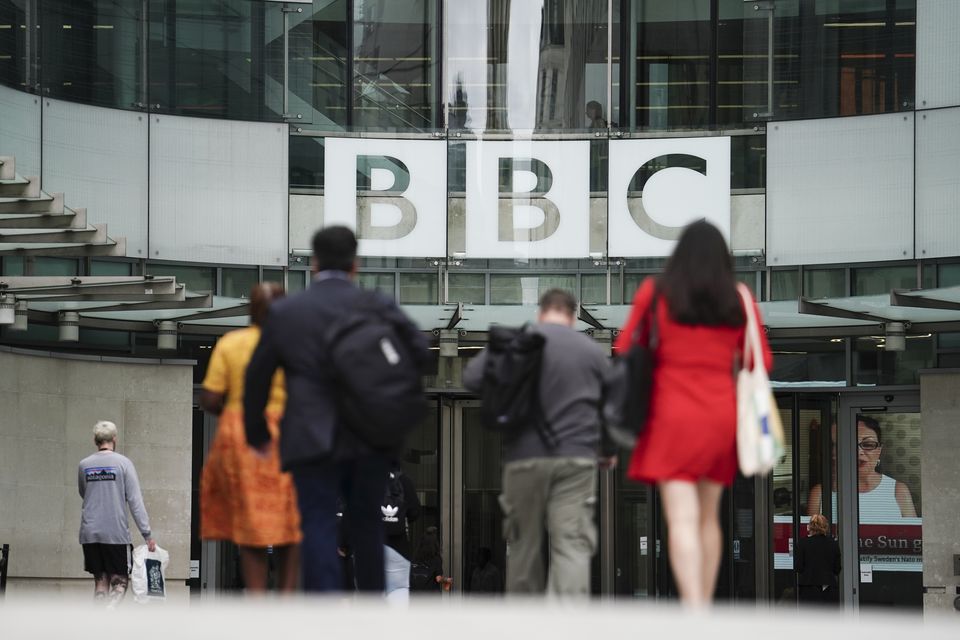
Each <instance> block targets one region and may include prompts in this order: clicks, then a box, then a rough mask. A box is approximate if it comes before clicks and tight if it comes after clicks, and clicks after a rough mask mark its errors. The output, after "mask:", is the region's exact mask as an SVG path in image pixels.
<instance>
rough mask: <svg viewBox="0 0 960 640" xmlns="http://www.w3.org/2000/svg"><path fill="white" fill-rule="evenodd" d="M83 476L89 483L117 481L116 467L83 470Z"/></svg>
mask: <svg viewBox="0 0 960 640" xmlns="http://www.w3.org/2000/svg"><path fill="white" fill-rule="evenodd" d="M83 475H84V477H85V478H86V479H87V482H102V481H104V480H116V479H117V468H116V467H87V468H86V469H84V470H83Z"/></svg>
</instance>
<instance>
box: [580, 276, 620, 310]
mask: <svg viewBox="0 0 960 640" xmlns="http://www.w3.org/2000/svg"><path fill="white" fill-rule="evenodd" d="M612 293H613V292H612V291H611V294H612ZM617 297H619V296H617ZM580 303H581V304H607V274H605V273H585V274H583V275H581V276H580ZM617 304H619V303H617Z"/></svg>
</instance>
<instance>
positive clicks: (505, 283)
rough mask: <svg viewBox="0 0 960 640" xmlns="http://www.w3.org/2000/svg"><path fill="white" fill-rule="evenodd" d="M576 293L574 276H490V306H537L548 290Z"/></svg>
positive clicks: (575, 278)
mask: <svg viewBox="0 0 960 640" xmlns="http://www.w3.org/2000/svg"><path fill="white" fill-rule="evenodd" d="M554 288H556V289H566V290H567V291H576V289H577V277H576V276H574V275H537V274H530V275H512V274H509V275H508V274H493V275H491V276H490V303H491V304H537V303H538V302H540V296H542V295H543V294H544V293H546V292H547V291H549V290H550V289H554Z"/></svg>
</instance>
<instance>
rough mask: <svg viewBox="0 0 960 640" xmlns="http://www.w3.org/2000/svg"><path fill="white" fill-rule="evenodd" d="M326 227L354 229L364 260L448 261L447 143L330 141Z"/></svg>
mask: <svg viewBox="0 0 960 640" xmlns="http://www.w3.org/2000/svg"><path fill="white" fill-rule="evenodd" d="M324 154H325V162H324V203H323V224H324V226H330V225H334V224H342V225H344V226H347V227H350V228H351V229H354V230H355V231H356V233H357V240H358V241H359V247H358V252H359V254H360V255H363V256H397V257H440V256H444V255H446V234H444V233H440V232H438V230H442V229H444V227H445V225H446V190H447V185H446V162H447V159H446V144H445V143H444V142H443V141H442V140H381V139H369V138H368V139H362V138H326V139H325V141H324Z"/></svg>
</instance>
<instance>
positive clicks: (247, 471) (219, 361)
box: [200, 326, 301, 547]
mask: <svg viewBox="0 0 960 640" xmlns="http://www.w3.org/2000/svg"><path fill="white" fill-rule="evenodd" d="M259 340H260V328H259V327H256V326H252V327H247V328H246V329H238V330H236V331H231V332H230V333H228V334H226V335H225V336H223V337H222V338H220V340H219V341H218V342H217V344H216V346H215V347H214V349H213V354H212V355H211V357H210V365H209V367H208V368H207V376H206V378H204V380H203V388H204V389H206V390H207V391H212V392H214V393H219V394H223V395H224V396H225V398H224V407H223V413H222V414H220V421H219V422H218V424H217V434H216V436H215V437H214V440H213V446H212V447H211V449H210V454H209V455H208V456H207V463H206V465H204V468H203V475H202V476H201V479H200V537H201V538H203V539H204V540H232V541H233V542H234V543H236V544H238V545H240V546H248V547H267V546H270V545H274V546H282V545H289V544H296V543H299V542H300V538H301V533H300V513H299V511H298V510H297V499H296V493H295V490H294V487H293V479H292V478H291V477H290V474H289V473H283V472H281V471H280V453H279V450H278V445H277V437H278V435H279V433H280V427H279V425H280V416H281V415H282V414H283V407H284V404H285V403H286V399H287V394H286V390H285V388H284V382H283V372H282V371H277V373H276V375H275V376H274V378H273V387H272V388H271V390H270V399H269V402H268V403H267V409H266V416H267V425H268V427H269V428H270V433H271V435H272V436H273V441H272V442H271V445H270V446H271V450H270V455H269V457H267V458H266V459H263V458H260V457H258V456H257V455H256V454H254V453H253V451H251V450H250V448H249V446H247V438H246V434H245V433H244V428H243V377H244V373H245V371H246V368H247V363H248V362H250V357H251V356H252V355H253V350H254V349H255V348H256V346H257V342H258V341H259Z"/></svg>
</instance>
